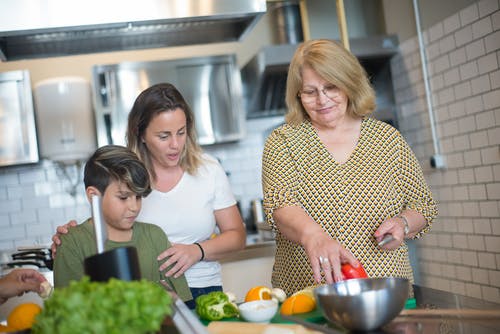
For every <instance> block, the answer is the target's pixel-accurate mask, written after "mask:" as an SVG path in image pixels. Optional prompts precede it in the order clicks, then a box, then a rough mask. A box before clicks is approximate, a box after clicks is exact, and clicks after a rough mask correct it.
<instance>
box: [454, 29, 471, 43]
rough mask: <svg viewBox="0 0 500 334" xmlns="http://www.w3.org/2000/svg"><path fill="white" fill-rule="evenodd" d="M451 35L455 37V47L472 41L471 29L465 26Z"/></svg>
mask: <svg viewBox="0 0 500 334" xmlns="http://www.w3.org/2000/svg"><path fill="white" fill-rule="evenodd" d="M453 35H454V37H455V44H456V45H457V47H460V46H463V45H466V44H468V43H470V42H471V41H472V27H471V26H465V27H464V28H461V29H459V30H457V31H456V32H455V33H454V34H453Z"/></svg>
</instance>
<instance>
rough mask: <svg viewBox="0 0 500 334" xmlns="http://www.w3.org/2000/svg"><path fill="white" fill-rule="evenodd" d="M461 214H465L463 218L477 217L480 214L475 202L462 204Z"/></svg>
mask: <svg viewBox="0 0 500 334" xmlns="http://www.w3.org/2000/svg"><path fill="white" fill-rule="evenodd" d="M462 207H463V212H465V217H478V216H479V214H480V210H479V203H478V202H475V201H469V202H464V203H462Z"/></svg>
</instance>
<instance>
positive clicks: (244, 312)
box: [238, 300, 278, 322]
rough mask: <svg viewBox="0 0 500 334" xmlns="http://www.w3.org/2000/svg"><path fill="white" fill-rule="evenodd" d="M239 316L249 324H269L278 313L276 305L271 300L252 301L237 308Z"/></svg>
mask: <svg viewBox="0 0 500 334" xmlns="http://www.w3.org/2000/svg"><path fill="white" fill-rule="evenodd" d="M238 308H239V310H240V316H241V317H242V318H243V319H244V320H246V321H250V322H269V321H270V320H271V319H272V318H273V317H274V315H275V314H276V312H277V311H278V303H276V302H275V301H273V300H254V301H251V302H246V303H243V304H240V305H239V306H238Z"/></svg>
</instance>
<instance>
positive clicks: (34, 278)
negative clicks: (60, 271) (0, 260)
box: [0, 269, 47, 304]
mask: <svg viewBox="0 0 500 334" xmlns="http://www.w3.org/2000/svg"><path fill="white" fill-rule="evenodd" d="M46 280H47V279H46V278H45V276H43V275H42V274H40V273H39V272H38V271H36V270H34V269H14V270H12V271H11V272H9V273H8V274H7V275H5V276H4V277H2V278H0V304H2V303H3V302H5V301H6V300H7V299H9V298H11V297H14V296H21V295H22V294H23V293H25V292H29V291H33V292H37V293H40V292H42V286H41V284H42V283H43V282H45V281H46Z"/></svg>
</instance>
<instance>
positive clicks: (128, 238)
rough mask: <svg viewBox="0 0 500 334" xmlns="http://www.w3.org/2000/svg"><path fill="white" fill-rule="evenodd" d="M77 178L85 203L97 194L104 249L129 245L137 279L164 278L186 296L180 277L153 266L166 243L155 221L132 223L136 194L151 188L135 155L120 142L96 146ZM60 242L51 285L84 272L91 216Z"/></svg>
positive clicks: (92, 248)
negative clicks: (138, 274)
mask: <svg viewBox="0 0 500 334" xmlns="http://www.w3.org/2000/svg"><path fill="white" fill-rule="evenodd" d="M83 181H84V184H85V193H86V195H87V198H88V200H89V201H91V197H92V195H94V194H97V195H100V196H101V198H102V201H101V203H102V216H103V220H104V221H103V223H105V224H106V230H107V235H108V239H107V240H106V242H105V249H106V250H110V249H114V248H117V247H127V246H133V247H135V248H136V249H137V253H138V257H139V266H140V270H141V276H142V278H144V279H147V280H151V281H154V282H158V281H159V280H161V279H165V280H167V281H168V282H169V283H170V286H172V287H173V288H174V290H175V291H176V293H177V294H178V295H179V297H180V298H181V299H182V300H183V301H187V300H191V299H192V296H191V292H190V290H189V287H188V285H187V282H186V279H185V277H184V275H182V276H180V277H178V278H173V277H165V275H164V274H163V273H164V272H166V271H168V269H167V270H164V271H163V272H160V271H159V270H158V268H159V267H160V265H161V263H159V262H158V261H157V259H156V258H157V256H158V254H160V253H161V252H162V251H164V250H165V249H166V248H168V247H170V242H169V241H168V239H167V236H166V235H165V232H163V230H162V229H161V228H160V227H158V226H156V225H153V224H146V223H140V222H136V221H135V219H136V217H137V215H138V214H139V211H140V210H141V204H142V197H146V196H147V195H148V194H149V193H150V192H151V185H150V181H149V174H148V171H147V170H146V167H145V166H144V164H143V163H142V162H141V161H140V160H139V159H138V158H137V155H135V153H133V152H132V151H130V150H129V149H127V148H125V147H123V146H117V145H108V146H103V147H100V148H98V149H97V150H96V151H95V153H94V154H93V155H92V156H91V157H90V158H89V160H88V161H87V163H86V164H85V170H84V179H83ZM61 240H62V244H61V245H60V246H59V249H58V250H57V257H56V258H55V261H54V285H55V287H56V288H57V287H63V286H67V285H68V284H69V281H71V280H80V279H81V278H82V277H83V276H84V267H83V262H84V260H85V258H87V257H89V256H92V255H94V254H96V253H97V246H96V241H95V231H94V227H93V223H92V218H89V219H87V220H86V221H85V222H83V223H82V224H80V225H78V226H76V227H75V228H72V229H70V231H69V233H68V234H66V235H62V236H61ZM162 262H163V261H162Z"/></svg>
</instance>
